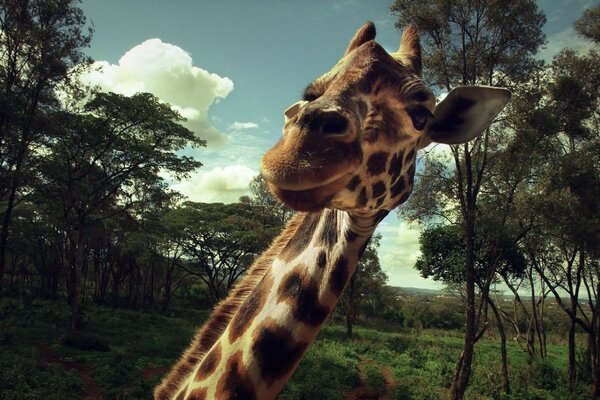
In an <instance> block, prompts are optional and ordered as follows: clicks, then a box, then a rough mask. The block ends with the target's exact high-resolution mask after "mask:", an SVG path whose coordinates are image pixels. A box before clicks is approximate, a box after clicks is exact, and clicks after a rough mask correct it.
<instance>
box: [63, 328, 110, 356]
mask: <svg viewBox="0 0 600 400" xmlns="http://www.w3.org/2000/svg"><path fill="white" fill-rule="evenodd" d="M61 342H62V344H63V345H65V346H67V347H72V348H74V349H78V350H88V351H109V350H110V346H109V345H108V343H106V342H105V341H104V340H102V339H100V338H99V337H97V336H96V335H93V334H91V333H89V332H77V331H76V332H69V333H68V334H67V335H65V336H64V337H63V338H62V340H61Z"/></svg>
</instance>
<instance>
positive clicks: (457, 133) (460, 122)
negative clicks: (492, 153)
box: [421, 86, 511, 147]
mask: <svg viewBox="0 0 600 400" xmlns="http://www.w3.org/2000/svg"><path fill="white" fill-rule="evenodd" d="M510 97H511V93H510V91H509V90H508V89H504V88H495V87H489V86H461V87H458V88H456V89H453V90H452V91H450V93H448V95H447V96H446V98H444V100H442V101H441V102H440V103H439V104H438V105H437V106H436V107H435V110H434V112H433V118H434V120H433V122H432V124H431V127H430V128H429V131H428V134H427V136H428V138H429V140H430V141H432V142H437V143H445V144H461V143H466V142H468V141H469V140H471V139H474V138H476V137H477V136H479V135H480V134H481V133H482V132H483V131H484V130H486V129H487V128H488V127H489V126H490V125H491V123H492V121H493V120H494V118H496V116H497V115H498V114H499V113H500V111H502V109H503V108H504V106H505V105H506V104H507V103H508V101H509V100H510ZM427 144H428V143H427V140H424V141H423V143H422V144H421V147H424V146H423V145H427Z"/></svg>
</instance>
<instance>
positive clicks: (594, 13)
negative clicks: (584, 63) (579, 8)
mask: <svg viewBox="0 0 600 400" xmlns="http://www.w3.org/2000/svg"><path fill="white" fill-rule="evenodd" d="M574 25H575V30H576V31H577V33H579V34H580V35H581V36H583V37H586V38H588V39H590V40H592V41H594V42H596V43H600V5H597V6H595V7H592V8H589V9H587V10H585V12H584V13H583V15H582V16H581V17H580V18H579V19H578V20H577V21H575V24H574Z"/></svg>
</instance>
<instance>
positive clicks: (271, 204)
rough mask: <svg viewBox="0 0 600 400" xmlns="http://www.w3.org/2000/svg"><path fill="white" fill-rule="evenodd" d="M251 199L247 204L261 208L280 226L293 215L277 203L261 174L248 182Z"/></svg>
mask: <svg viewBox="0 0 600 400" xmlns="http://www.w3.org/2000/svg"><path fill="white" fill-rule="evenodd" d="M250 192H251V197H250V198H249V202H250V203H251V204H253V205H255V206H259V207H262V208H263V209H264V210H265V212H267V213H269V214H272V215H273V216H274V217H275V218H277V219H278V220H279V221H280V223H281V225H282V226H283V224H284V223H285V222H287V220H288V219H290V218H291V216H292V215H294V210H292V209H291V208H290V207H288V206H286V205H285V204H283V203H282V202H281V201H279V200H278V199H277V198H275V196H273V193H271V191H270V190H269V187H268V185H267V182H266V181H265V178H264V177H263V175H262V173H259V174H258V175H256V176H255V177H254V178H253V179H252V181H251V182H250Z"/></svg>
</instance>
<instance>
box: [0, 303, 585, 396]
mask: <svg viewBox="0 0 600 400" xmlns="http://www.w3.org/2000/svg"><path fill="white" fill-rule="evenodd" d="M414 300H415V303H418V300H419V299H414ZM63 308H64V305H62V303H60V302H49V301H43V302H30V303H29V304H27V303H25V302H23V301H20V300H16V299H7V298H4V299H2V301H0V310H2V312H3V314H2V321H4V322H3V326H7V327H8V328H10V329H11V331H12V332H13V339H12V341H11V342H10V344H0V374H2V377H3V379H0V398H2V399H4V398H7V399H15V400H16V399H21V398H24V399H28V398H29V399H37V398H50V399H76V398H78V396H79V394H80V393H81V391H82V388H83V386H82V383H81V381H80V379H79V378H77V377H76V376H75V375H74V373H75V372H73V371H72V372H66V371H65V370H64V369H63V367H61V366H60V365H57V364H51V365H48V364H45V363H44V362H43V361H42V356H41V354H40V353H39V352H38V351H36V350H35V349H34V347H32V345H30V344H29V343H30V341H31V342H44V343H47V344H48V348H49V349H50V351H52V352H53V353H54V354H55V355H56V357H58V358H61V359H66V360H76V361H78V362H84V363H87V364H89V365H91V366H92V368H93V375H92V376H93V378H94V380H95V381H96V383H97V384H98V385H99V387H100V389H101V391H102V393H103V395H104V398H107V399H109V398H110V399H113V398H114V399H128V400H129V399H132V400H135V399H147V398H149V397H150V396H151V392H152V388H153V387H154V385H156V384H157V383H158V381H159V380H160V378H161V374H163V373H164V372H166V369H167V367H168V366H170V365H172V363H173V362H174V361H175V359H176V358H177V357H178V355H179V354H180V352H181V351H182V350H183V349H184V348H185V347H186V346H187V344H188V341H189V338H190V337H191V336H192V334H193V332H194V329H195V328H196V327H197V326H198V325H199V324H200V323H201V322H202V320H203V319H204V318H206V316H207V314H208V310H202V311H199V312H198V311H191V310H175V312H174V313H173V315H165V314H152V313H146V312H136V311H131V310H118V309H110V308H104V307H90V309H89V310H88V318H89V322H88V328H89V330H90V332H93V335H94V336H95V337H97V338H99V339H101V340H102V341H103V342H105V343H110V348H109V350H108V351H106V352H98V351H94V350H82V349H73V348H70V347H65V346H63V345H61V343H60V337H61V336H62V335H65V334H66V332H65V331H61V330H56V328H53V326H54V324H58V325H59V326H64V324H65V322H66V321H67V320H68V313H67V314H64V313H61V312H56V310H60V309H63ZM52 310H55V311H52ZM46 313H49V314H53V316H52V317H50V318H46V317H45V315H46ZM60 315H63V317H62V320H56V318H60V317H59V316H60ZM23 317H24V318H26V323H23V324H21V323H20V321H21V318H23ZM32 325H35V326H37V327H38V329H37V330H34V331H32V330H31V328H30V327H31V326H32ZM398 329H400V330H398ZM398 329H397V330H396V332H395V333H385V332H379V331H377V330H373V329H365V328H362V327H355V330H354V337H353V339H352V340H349V339H348V338H347V337H346V333H345V327H343V326H337V325H327V326H325V327H324V329H323V330H322V331H321V333H320V334H319V336H318V338H317V340H316V342H315V343H314V345H313V346H312V347H311V348H310V350H309V351H308V353H307V355H306V357H305V358H304V359H303V360H302V361H301V363H300V365H299V367H298V370H297V371H296V373H295V374H294V375H293V377H292V379H291V380H290V382H289V383H288V384H287V385H286V387H285V389H284V391H283V393H282V394H281V396H280V398H281V399H290V400H291V399H294V400H295V399H323V400H329V399H332V400H333V399H340V398H342V397H343V394H344V393H345V392H347V391H349V390H352V389H354V388H356V387H358V386H359V385H360V376H359V369H358V363H359V362H360V361H361V360H363V359H368V360H373V364H372V365H368V364H367V365H366V366H365V368H364V370H365V375H366V382H367V384H368V385H370V386H371V387H372V388H375V389H378V390H379V389H381V388H382V387H383V374H382V372H381V368H380V367H385V368H388V369H389V370H390V372H391V374H392V377H393V379H394V381H395V382H396V387H395V389H394V390H393V394H392V396H391V398H392V399H410V400H413V399H436V400H437V399H442V398H445V396H446V394H447V391H448V388H449V386H450V383H451V377H452V372H453V370H454V365H455V360H456V357H457V356H458V354H459V353H460V351H461V348H462V340H463V339H462V338H461V337H460V333H459V332H453V331H439V330H437V331H436V330H430V329H427V328H424V329H423V331H422V333H421V335H419V336H416V335H414V334H413V333H411V331H410V329H407V330H405V331H404V330H401V328H398ZM25 332H27V334H25ZM140 332H144V334H143V335H140ZM26 336H27V341H24V340H23V338H24V337H26ZM476 352H477V353H476V363H475V371H474V376H473V381H472V384H471V387H470V389H469V391H468V392H467V398H468V399H478V400H479V399H486V398H489V399H491V398H498V399H505V400H509V399H510V400H517V399H552V398H553V397H552V396H553V395H556V396H559V397H554V398H565V399H566V398H570V396H569V394H568V393H569V391H568V385H567V383H566V380H565V376H564V375H565V368H566V361H565V360H566V349H565V347H564V345H557V346H550V347H549V358H548V361H546V362H533V363H528V360H527V358H526V357H523V356H522V354H523V353H522V351H521V349H520V348H519V347H518V346H517V345H516V344H514V343H509V359H510V367H511V371H512V372H511V373H512V377H513V379H512V381H513V394H512V397H506V396H503V395H498V393H499V388H500V382H499V373H498V372H499V354H498V345H497V341H496V339H494V338H484V339H482V340H481V341H480V342H479V344H478V346H477V347H476ZM160 366H163V367H164V368H159V367H160ZM157 368H158V369H157ZM152 370H157V371H158V373H153V374H148V372H149V371H152ZM4 377H8V378H10V379H4ZM580 390H585V388H581V389H580ZM18 391H22V393H19V395H20V396H18V395H17V393H18ZM561 396H562V397H561Z"/></svg>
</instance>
